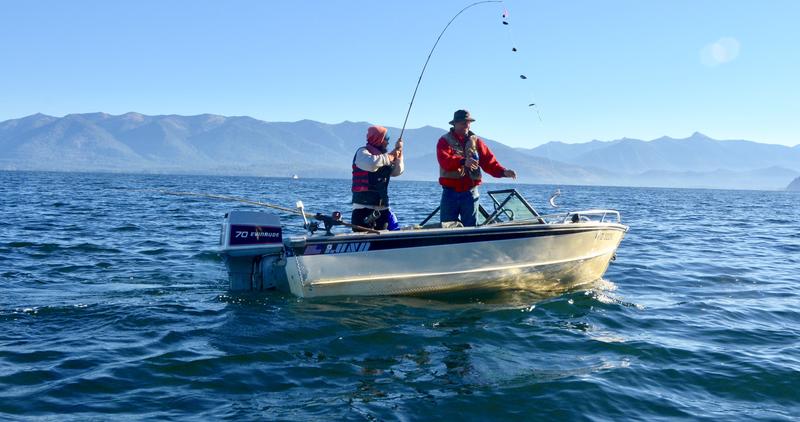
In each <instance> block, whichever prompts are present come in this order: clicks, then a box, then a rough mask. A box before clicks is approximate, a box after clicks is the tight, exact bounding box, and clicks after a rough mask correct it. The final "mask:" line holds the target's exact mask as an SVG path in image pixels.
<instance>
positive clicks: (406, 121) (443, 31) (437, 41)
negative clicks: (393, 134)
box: [400, 0, 502, 138]
mask: <svg viewBox="0 0 800 422" xmlns="http://www.w3.org/2000/svg"><path fill="white" fill-rule="evenodd" d="M483 3H502V0H485V1H479V2H475V3H472V4H470V5H469V6H467V7H465V8H463V9H461V11H459V12H458V13H456V15H455V16H453V19H450V22H447V25H445V27H444V29H442V32H441V33H440V34H439V37H438V38H436V42H435V43H433V47H432V48H431V52H430V53H428V58H427V59H426V60H425V64H424V65H423V66H422V72H420V73H419V79H418V80H417V86H415V87H414V94H413V95H411V102H410V103H409V104H408V111H406V118H405V120H403V128H402V129H400V138H402V137H403V132H404V131H405V130H406V123H408V116H409V115H410V114H411V107H413V106H414V98H416V97H417V90H418V89H419V84H420V82H422V76H423V75H425V69H426V68H427V67H428V62H429V61H430V60H431V56H432V55H433V50H436V46H437V45H439V40H441V39H442V36H443V35H444V33H445V31H447V28H449V27H450V24H451V23H453V21H454V20H456V18H457V17H458V16H459V15H460V14H462V13H464V11H465V10H467V9H469V8H471V7H473V6H477V5H479V4H483Z"/></svg>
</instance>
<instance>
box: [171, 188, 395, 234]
mask: <svg viewBox="0 0 800 422" xmlns="http://www.w3.org/2000/svg"><path fill="white" fill-rule="evenodd" d="M159 192H161V193H163V194H165V195H174V196H195V197H200V198H210V199H219V200H222V201H232V202H241V203H243V204H250V205H256V206H260V207H266V208H271V209H274V210H278V211H283V212H286V213H289V214H297V215H300V216H301V217H303V220H305V219H306V218H313V219H316V220H321V221H323V222H325V223H326V224H331V222H332V224H335V225H342V226H345V227H350V228H352V229H355V230H356V231H364V232H367V233H373V234H380V232H379V231H378V230H373V229H370V228H368V227H363V226H359V225H357V224H351V223H347V222H345V221H344V220H342V219H341V213H339V214H340V216H339V218H334V217H329V216H325V215H322V214H320V213H316V214H312V213H308V212H305V211H302V202H298V204H299V208H300V209H292V208H286V207H282V206H280V205H273V204H268V203H266V202H259V201H253V200H250V199H246V198H239V197H236V196H229V195H217V194H212V193H197V192H173V191H166V190H160V191H159ZM314 224H316V223H314ZM326 230H327V229H326Z"/></svg>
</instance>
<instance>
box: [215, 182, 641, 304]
mask: <svg viewBox="0 0 800 422" xmlns="http://www.w3.org/2000/svg"><path fill="white" fill-rule="evenodd" d="M487 194H488V196H489V197H490V198H491V200H492V203H493V208H494V209H493V210H491V211H489V210H486V209H484V207H483V206H480V207H479V211H480V215H479V224H478V226H476V227H463V226H461V224H460V223H459V222H444V223H428V222H429V221H430V220H431V219H432V217H433V216H434V215H436V213H437V212H438V208H437V209H435V210H434V211H432V212H431V213H430V214H429V215H428V217H427V218H425V219H424V220H423V221H422V222H421V223H420V224H416V225H412V226H408V227H403V228H402V229H401V230H396V231H374V230H370V231H362V232H350V231H349V230H350V229H349V228H348V232H346V233H334V228H335V227H336V226H338V225H343V224H344V223H343V222H342V221H341V216H340V215H338V214H337V213H334V214H333V215H331V216H326V215H320V214H316V215H314V217H315V218H314V219H312V221H308V220H306V219H305V217H304V227H305V228H306V229H307V230H308V232H307V234H306V235H301V236H287V237H284V236H283V228H282V226H281V223H280V219H279V217H278V215H276V214H273V213H269V212H260V211H230V212H228V213H227V214H226V215H225V218H224V221H223V224H222V230H221V235H220V245H221V255H222V256H223V258H224V260H225V262H226V265H227V269H228V274H229V279H230V288H231V290H234V291H237V290H238V291H240V290H267V289H279V290H284V291H289V292H291V293H293V294H294V295H296V296H299V297H323V296H365V295H424V294H432V293H446V292H457V291H465V290H466V291H469V290H474V291H493V290H503V289H533V290H556V289H565V290H566V289H571V288H576V287H578V286H580V285H582V284H585V283H590V282H593V281H595V280H598V279H600V278H601V277H602V276H603V274H604V273H605V271H606V269H607V268H608V265H609V263H610V262H611V261H612V260H613V259H614V258H615V253H616V250H617V247H618V246H619V244H620V242H621V241H622V238H623V236H624V235H625V233H626V232H627V230H628V227H627V226H625V225H623V224H621V221H620V214H619V212H618V211H616V210H604V209H590V210H583V211H570V212H564V213H559V214H550V215H540V214H539V213H538V212H537V211H536V210H535V209H534V208H533V207H532V206H531V205H530V204H529V203H528V202H527V201H526V200H525V199H524V198H523V197H522V196H521V195H520V194H519V193H518V192H517V191H516V190H514V189H506V190H495V191H490V192H487ZM298 207H299V208H300V209H301V210H302V204H301V203H298ZM302 215H304V216H305V215H306V214H305V213H304V212H303V213H302Z"/></svg>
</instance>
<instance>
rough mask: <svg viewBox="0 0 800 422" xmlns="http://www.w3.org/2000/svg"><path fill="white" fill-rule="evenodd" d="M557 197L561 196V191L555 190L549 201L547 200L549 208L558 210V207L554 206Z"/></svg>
mask: <svg viewBox="0 0 800 422" xmlns="http://www.w3.org/2000/svg"><path fill="white" fill-rule="evenodd" d="M559 195H561V189H556V191H555V192H553V195H551V196H550V199H548V200H547V202H549V203H550V206H551V207H553V208H558V205H556V198H558V196H559Z"/></svg>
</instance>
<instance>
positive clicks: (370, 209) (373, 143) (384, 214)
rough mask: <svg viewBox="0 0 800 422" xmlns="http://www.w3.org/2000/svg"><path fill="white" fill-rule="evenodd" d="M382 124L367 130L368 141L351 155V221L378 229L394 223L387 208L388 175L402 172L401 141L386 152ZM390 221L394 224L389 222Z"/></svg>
mask: <svg viewBox="0 0 800 422" xmlns="http://www.w3.org/2000/svg"><path fill="white" fill-rule="evenodd" d="M386 133H387V129H386V128H385V127H383V126H370V128H369V129H367V144H366V145H365V146H363V147H360V148H359V149H358V150H356V155H355V156H354V157H353V187H352V191H353V201H352V202H353V215H352V217H351V218H350V222H351V223H352V224H355V225H357V226H362V227H368V228H372V229H378V230H386V229H387V228H389V229H392V228H393V227H392V225H393V224H394V225H396V224H397V222H396V220H394V219H393V218H392V217H393V216H392V214H391V211H390V210H389V178H391V177H397V176H399V175H401V174H403V140H402V139H398V140H397V142H396V143H395V146H394V149H393V150H392V151H391V152H387V145H389V137H388V136H387V135H386ZM392 223H393V224H392Z"/></svg>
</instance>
